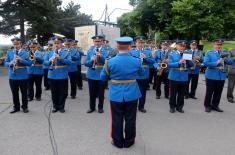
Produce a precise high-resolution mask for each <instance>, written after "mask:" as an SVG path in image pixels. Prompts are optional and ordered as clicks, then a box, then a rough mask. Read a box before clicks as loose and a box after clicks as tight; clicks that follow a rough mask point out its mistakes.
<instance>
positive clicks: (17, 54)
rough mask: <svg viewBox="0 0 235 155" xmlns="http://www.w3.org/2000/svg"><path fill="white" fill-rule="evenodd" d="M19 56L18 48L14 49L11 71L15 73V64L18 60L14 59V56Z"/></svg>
mask: <svg viewBox="0 0 235 155" xmlns="http://www.w3.org/2000/svg"><path fill="white" fill-rule="evenodd" d="M17 56H19V51H18V50H15V52H14V59H13V64H12V65H13V72H14V73H15V72H16V69H17V64H18V60H16V57H17Z"/></svg>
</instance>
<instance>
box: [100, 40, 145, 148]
mask: <svg viewBox="0 0 235 155" xmlns="http://www.w3.org/2000/svg"><path fill="white" fill-rule="evenodd" d="M116 42H117V49H118V50H119V53H118V54H117V56H115V57H113V58H111V59H109V60H108V61H107V62H106V64H105V67H104V69H103V70H102V72H101V75H100V77H101V79H102V80H108V79H111V84H110V86H109V93H108V94H109V95H108V96H109V100H110V105H111V114H112V129H111V137H112V139H113V140H112V144H113V145H114V146H116V147H118V148H123V147H126V148H128V147H130V146H132V145H133V144H134V143H135V137H136V112H137V102H138V98H140V97H141V92H140V89H139V87H138V83H137V82H136V79H137V78H138V77H139V76H143V75H144V70H143V68H142V61H141V59H140V58H135V57H133V56H131V55H130V54H129V53H128V52H129V50H130V49H131V43H132V42H133V39H132V38H130V37H121V38H118V39H116ZM124 135H125V136H124Z"/></svg>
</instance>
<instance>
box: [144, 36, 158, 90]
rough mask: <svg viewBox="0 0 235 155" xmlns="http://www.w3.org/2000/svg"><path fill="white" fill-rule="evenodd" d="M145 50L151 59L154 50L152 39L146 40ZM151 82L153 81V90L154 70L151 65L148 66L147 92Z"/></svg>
mask: <svg viewBox="0 0 235 155" xmlns="http://www.w3.org/2000/svg"><path fill="white" fill-rule="evenodd" d="M145 49H146V50H149V51H150V52H151V57H154V55H155V52H156V49H155V43H154V40H153V39H148V40H147V47H146V48H145ZM152 81H153V89H155V86H156V78H155V69H154V66H153V64H150V65H149V82H148V87H147V90H150V83H152Z"/></svg>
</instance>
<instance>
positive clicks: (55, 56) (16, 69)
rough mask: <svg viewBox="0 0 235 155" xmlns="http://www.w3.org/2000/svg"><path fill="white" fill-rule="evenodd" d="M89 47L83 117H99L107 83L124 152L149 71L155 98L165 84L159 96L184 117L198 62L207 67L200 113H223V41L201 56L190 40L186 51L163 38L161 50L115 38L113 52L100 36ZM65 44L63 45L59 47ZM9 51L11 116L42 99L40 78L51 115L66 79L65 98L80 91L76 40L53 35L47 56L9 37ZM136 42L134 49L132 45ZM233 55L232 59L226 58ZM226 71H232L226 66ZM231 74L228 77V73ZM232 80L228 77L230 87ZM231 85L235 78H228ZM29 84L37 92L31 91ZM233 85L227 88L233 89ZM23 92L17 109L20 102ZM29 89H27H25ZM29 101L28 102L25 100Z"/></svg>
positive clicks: (115, 136) (116, 141) (114, 131)
mask: <svg viewBox="0 0 235 155" xmlns="http://www.w3.org/2000/svg"><path fill="white" fill-rule="evenodd" d="M92 39H93V43H94V45H92V46H91V47H90V49H89V50H88V52H87V55H86V60H85V63H84V64H85V66H86V67H87V68H88V69H87V74H86V78H87V80H88V88H89V109H88V111H87V113H92V112H94V111H95V110H96V99H97V98H98V112H99V113H103V112H104V110H103V105H104V94H105V86H106V85H105V84H106V83H108V82H107V81H108V80H110V83H109V92H108V100H109V101H110V108H111V116H112V117H111V120H112V122H111V137H112V144H113V145H114V146H116V147H118V148H123V147H125V148H129V147H131V146H132V145H133V144H134V143H135V137H136V113H137V108H138V110H139V111H140V112H142V113H146V109H145V101H146V90H147V88H148V85H149V82H151V81H152V75H153V72H155V75H156V80H154V81H155V82H156V85H155V84H154V86H155V87H156V98H157V99H160V97H161V95H162V93H161V84H162V83H164V96H165V98H167V99H168V98H169V106H170V113H175V112H176V111H178V112H179V113H184V99H185V98H186V99H187V98H192V99H197V98H196V89H197V85H198V79H199V73H200V69H201V64H203V65H204V66H205V67H206V68H207V69H206V72H205V78H206V94H205V100H204V106H205V112H208V113H209V112H211V111H212V110H214V111H217V112H223V110H222V109H221V108H220V107H219V104H220V98H221V95H222V91H223V87H224V83H225V79H226V69H227V67H226V66H227V65H232V64H234V61H235V57H234V53H230V55H229V54H228V52H226V51H223V50H222V45H223V40H222V39H215V40H214V41H213V48H214V49H213V50H210V51H208V52H206V54H205V56H204V57H202V54H201V51H200V50H198V48H197V46H198V44H197V41H196V40H192V41H190V42H189V45H190V49H189V50H187V49H186V41H185V40H176V42H175V44H174V45H175V46H169V45H170V41H168V40H162V41H161V44H160V49H157V50H155V48H154V47H153V46H152V44H153V40H151V39H149V40H148V44H149V46H148V47H147V48H145V46H144V45H145V37H144V36H137V37H136V38H135V43H133V39H132V38H131V37H121V38H117V39H116V40H115V41H116V42H117V50H118V53H117V52H115V50H113V49H112V48H111V47H110V46H109V45H108V43H107V41H105V42H104V36H103V35H95V36H93V37H92ZM63 41H64V46H63V45H62V43H63ZM12 43H13V48H12V49H10V50H8V51H7V54H6V59H5V66H6V67H7V68H8V76H9V84H10V88H11V92H12V98H13V105H14V107H13V110H12V111H11V112H10V113H11V114H12V113H16V112H19V111H20V108H22V109H23V112H24V113H28V112H29V110H28V101H32V100H33V99H34V97H35V99H36V100H37V101H40V100H41V97H42V88H41V86H42V77H43V76H44V87H45V90H49V89H51V100H52V102H53V110H52V113H56V112H58V111H59V112H61V113H64V112H65V102H66V98H67V96H68V78H69V79H70V86H71V87H70V88H71V91H70V96H71V98H72V99H75V98H76V95H77V87H78V88H79V89H81V90H82V87H83V84H82V75H81V65H82V62H81V57H82V56H84V53H83V51H82V49H81V48H79V47H78V46H77V43H78V41H76V40H71V39H64V40H63V39H62V38H59V37H54V38H53V39H52V40H50V41H49V42H48V48H47V50H46V53H45V54H43V53H42V52H41V51H40V50H39V48H38V47H39V44H38V42H36V41H31V42H30V43H29V49H27V46H25V47H24V48H25V49H23V48H22V42H21V40H20V39H19V38H14V39H12ZM134 44H135V46H136V47H135V48H132V49H131V46H133V45H134ZM26 50H29V51H26ZM230 56H232V57H230ZM230 69H231V67H230ZM229 75H232V74H229ZM232 78H233V77H232V76H230V83H233V82H231V79H232ZM233 81H234V80H233ZM34 84H35V86H36V92H35V93H34ZM190 85H191V87H190V88H191V89H190V88H189V86H190ZM233 87H234V85H232V86H231V87H230V88H229V89H228V90H230V91H231V92H232V91H233ZM19 90H20V91H21V94H22V105H21V104H20V99H19ZM27 90H28V91H27ZM27 98H28V99H27ZM227 98H228V101H229V102H231V103H233V102H234V101H233V95H232V94H231V93H229V92H228V94H227Z"/></svg>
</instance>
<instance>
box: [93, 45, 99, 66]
mask: <svg viewBox="0 0 235 155" xmlns="http://www.w3.org/2000/svg"><path fill="white" fill-rule="evenodd" d="M95 52H99V48H98V47H96V50H95ZM94 55H96V53H94ZM97 63H98V56H97V57H96V59H95V61H93V63H92V67H91V69H95V68H96V65H97Z"/></svg>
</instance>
